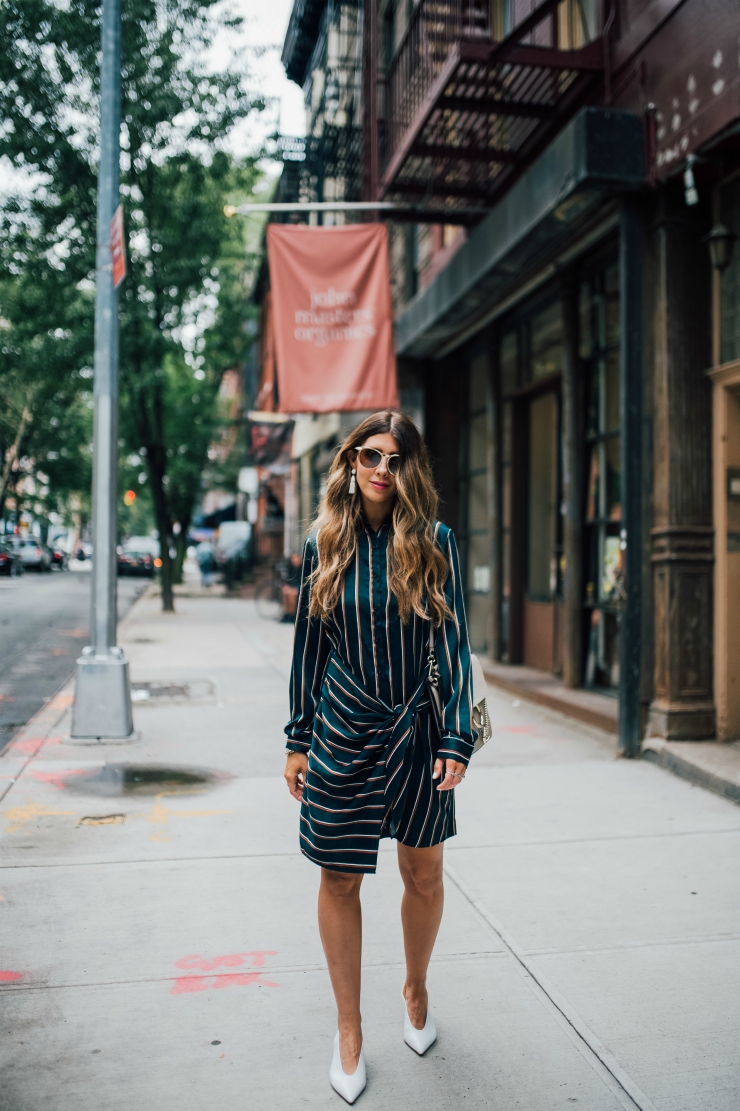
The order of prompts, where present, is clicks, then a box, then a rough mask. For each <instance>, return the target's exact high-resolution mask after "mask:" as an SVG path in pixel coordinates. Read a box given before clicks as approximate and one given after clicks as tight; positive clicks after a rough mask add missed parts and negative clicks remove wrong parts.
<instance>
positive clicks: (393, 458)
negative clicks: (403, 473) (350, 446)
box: [355, 447, 401, 476]
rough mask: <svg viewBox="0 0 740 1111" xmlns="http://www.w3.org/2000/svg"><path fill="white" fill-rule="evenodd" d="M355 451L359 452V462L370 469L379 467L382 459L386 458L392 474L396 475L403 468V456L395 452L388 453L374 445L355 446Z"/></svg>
mask: <svg viewBox="0 0 740 1111" xmlns="http://www.w3.org/2000/svg"><path fill="white" fill-rule="evenodd" d="M355 451H356V452H357V459H358V462H360V463H361V464H362V466H363V467H365V468H366V470H368V471H374V470H375V468H376V467H379V466H380V460H381V459H385V461H386V466H387V467H388V471H389V473H390V474H392V475H394V476H395V475H397V474H398V472H399V471H400V469H401V456H400V455H397V454H395V453H394V454H393V455H386V453H385V452H384V451H378V449H377V448H374V447H358V448H355Z"/></svg>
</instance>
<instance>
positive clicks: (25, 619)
mask: <svg viewBox="0 0 740 1111" xmlns="http://www.w3.org/2000/svg"><path fill="white" fill-rule="evenodd" d="M148 582H149V579H144V578H141V579H134V578H131V579H128V578H125V579H119V580H118V613H119V617H122V616H123V615H124V613H126V611H127V610H128V609H129V607H130V606H131V603H132V602H133V601H134V599H135V598H137V597H138V596H139V594H140V593H141V592H142V590H143V589H144V588H145V587H146V585H147V584H148ZM89 625H90V574H89V570H87V571H84V570H79V571H52V572H51V574H45V575H42V574H39V573H38V572H34V571H27V572H26V574H25V575H23V576H22V577H21V578H18V579H16V578H13V579H10V578H5V577H3V578H0V752H2V750H3V748H5V746H6V745H7V744H8V743H9V742H10V741H11V740H12V738H13V736H14V735H15V733H17V732H18V730H19V729H20V728H21V727H22V726H24V725H25V724H26V722H27V721H28V719H29V718H30V717H32V715H33V714H35V713H36V711H37V710H39V709H40V707H41V706H43V704H44V703H45V702H48V701H49V699H50V698H51V697H52V696H53V695H54V694H55V693H56V692H57V691H58V690H59V687H60V686H61V685H62V684H63V683H65V682H66V681H67V679H68V678H69V676H70V675H71V674H72V672H73V670H74V665H75V660H76V659H77V657H78V656H79V654H80V649H81V648H82V647H83V646H84V645H85V644H87V643H88V630H89Z"/></svg>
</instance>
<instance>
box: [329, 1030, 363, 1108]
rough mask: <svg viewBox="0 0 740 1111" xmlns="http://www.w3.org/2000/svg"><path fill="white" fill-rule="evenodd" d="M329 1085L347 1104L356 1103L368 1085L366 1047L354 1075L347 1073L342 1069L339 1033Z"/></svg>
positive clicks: (336, 1038)
mask: <svg viewBox="0 0 740 1111" xmlns="http://www.w3.org/2000/svg"><path fill="white" fill-rule="evenodd" d="M329 1083H330V1084H331V1086H332V1088H333V1089H334V1091H335V1092H338V1093H339V1095H340V1096H341V1097H342V1099H346V1100H347V1103H354V1102H355V1100H356V1099H357V1097H358V1096H359V1095H360V1093H361V1092H363V1091H364V1090H365V1085H366V1084H367V1073H366V1071H365V1047H364V1046H363V1047H362V1049H361V1050H360V1059H359V1061H358V1062H357V1068H356V1069H355V1071H354V1072H353V1073H346V1072H345V1071H344V1069H343V1068H342V1055H341V1053H340V1052H339V1031H338V1030H337V1035H336V1037H335V1038H334V1056H333V1057H332V1060H331V1068H330V1069H329Z"/></svg>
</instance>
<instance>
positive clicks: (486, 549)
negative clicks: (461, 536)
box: [467, 531, 491, 594]
mask: <svg viewBox="0 0 740 1111" xmlns="http://www.w3.org/2000/svg"><path fill="white" fill-rule="evenodd" d="M467 586H468V590H469V591H472V592H474V593H476V594H488V593H489V592H490V589H491V552H490V539H489V535H488V532H487V531H486V532H475V533H473V535H472V536H469V537H468V581H467Z"/></svg>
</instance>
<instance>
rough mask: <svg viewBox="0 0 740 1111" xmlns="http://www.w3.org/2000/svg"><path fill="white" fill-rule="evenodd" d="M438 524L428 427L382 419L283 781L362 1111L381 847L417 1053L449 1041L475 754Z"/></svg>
mask: <svg viewBox="0 0 740 1111" xmlns="http://www.w3.org/2000/svg"><path fill="white" fill-rule="evenodd" d="M436 513H437V495H436V492H435V489H434V483H433V480H432V474H431V468H430V465H429V460H428V455H427V451H426V447H425V445H424V442H423V440H422V438H421V436H420V435H419V432H418V431H417V429H416V427H415V425H414V424H413V423H412V421H411V420H409V419H408V417H405V416H402V415H401V414H400V413H397V412H393V411H386V412H381V413H376V414H375V415H374V416H371V417H368V418H367V419H366V420H364V421H363V422H362V423H361V424H360V425H359V426H358V427H357V428H356V429H355V430H354V432H352V433H351V434H350V435H349V436H348V437H347V439H346V440H345V442H344V443H343V445H342V447H341V448H340V449H339V452H338V453H337V456H336V458H335V460H334V462H333V464H332V467H331V470H330V472H329V478H328V482H327V489H326V495H325V498H324V502H323V506H322V509H321V512H320V514H319V517H318V520H317V522H316V526H315V530H314V532H313V533H312V534H311V535H310V536H309V537H308V539H307V541H306V545H305V548H304V554H303V574H302V581H301V586H300V592H299V596H298V609H297V616H296V635H295V647H294V655H293V670H292V677H291V686H290V697H291V719H290V722H289V723H288V725H287V727H286V730H285V732H286V734H287V736H288V744H287V748H288V759H287V764H286V768H285V778H286V780H287V782H288V787H289V789H290V792H291V794H292V795H293V796H294V797H295V798H296V799H299V800H301V819H300V825H301V831H300V841H301V849H302V851H303V853H304V854H305V855H306V856H307V857H308V858H309V859H310V860H312V861H314V862H315V863H316V864H319V865H320V866H321V869H322V872H321V886H320V892H319V929H320V932H321V940H322V942H323V945H324V952H325V954H326V960H327V964H328V966H329V975H330V977H331V982H332V987H333V989H334V995H335V997H336V1002H337V1012H338V1032H337V1035H336V1038H335V1042H334V1058H333V1061H332V1065H331V1069H330V1072H329V1079H330V1082H331V1084H332V1086H333V1087H334V1088H335V1089H336V1091H337V1092H339V1093H340V1095H342V1096H343V1097H344V1098H345V1099H346V1100H347V1101H348V1102H349V1103H353V1102H354V1100H355V1099H356V1098H357V1097H358V1096H359V1094H360V1092H362V1090H363V1089H364V1087H365V1059H364V1052H363V1048H362V1043H363V1038H362V1025H361V1016H360V965H361V956H362V912H361V907H360V885H361V883H362V879H363V875H364V874H365V873H373V872H375V867H376V861H377V855H378V847H379V841H380V839H381V838H383V837H392V838H395V840H396V841H397V842H398V864H399V868H400V872H401V876H402V878H403V883H404V888H405V893H404V896H403V901H402V904H401V920H402V924H403V933H404V944H405V952H406V981H405V984H404V986H403V996H404V999H405V1016H404V1039H405V1041H406V1042H407V1044H408V1045H409V1046H410V1047H411V1048H412V1049H414V1050H415V1051H416V1052H417V1053H419V1054H422V1053H424V1052H425V1051H426V1050H427V1049H428V1048H429V1046H430V1045H432V1043H433V1042H434V1040H435V1038H436V1028H435V1024H434V1020H433V1018H432V1015H431V1012H430V1009H429V1005H428V997H427V988H426V976H427V968H428V965H429V960H430V957H431V955H432V950H433V948H434V943H435V939H436V937H437V931H438V929H439V924H440V921H441V919H442V906H443V900H444V893H443V887H442V842H443V841H445V840H446V839H447V838H448V837H452V836H453V835H454V834H455V832H456V827H455V804H454V795H453V789H454V788H455V787H457V786H458V785H459V784H460V783H461V782H462V780H463V778H464V776H465V769H466V767H467V764H468V760H469V759H470V756H471V754H472V751H473V742H474V734H473V728H472V709H473V705H472V684H471V669H470V648H469V644H468V634H467V625H466V619H465V606H464V602H463V595H462V587H461V580H460V567H459V563H458V556H457V547H456V544H455V538H454V536H453V534H452V532H451V531H450V529H449V528H447V527H446V526H445V525H443V524H441V523H440V522H439V521H437V520H435V517H436ZM435 657H436V666H437V668H438V672H439V680H438V682H439V687H438V689H439V691H440V694H441V704H442V711H441V719H442V720H441V722H440V723H439V724H438V722H437V720H436V715H435V713H434V712H433V704H432V698H431V696H430V693H429V687H428V674H429V671H430V668H431V669H433V668H434V664H435ZM440 726H441V728H440Z"/></svg>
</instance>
